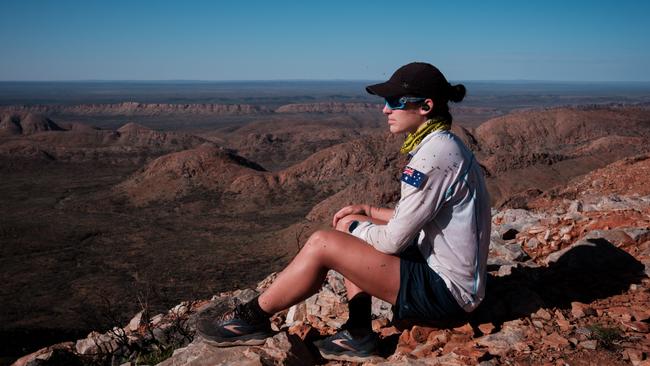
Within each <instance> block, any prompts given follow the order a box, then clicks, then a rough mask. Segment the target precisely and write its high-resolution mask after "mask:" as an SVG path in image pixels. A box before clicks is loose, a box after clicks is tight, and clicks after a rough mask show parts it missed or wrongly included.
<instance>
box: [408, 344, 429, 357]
mask: <svg viewBox="0 0 650 366" xmlns="http://www.w3.org/2000/svg"><path fill="white" fill-rule="evenodd" d="M433 352H434V346H433V345H431V344H428V343H425V344H420V345H418V346H417V347H415V349H414V350H413V351H411V355H413V356H415V357H416V358H426V357H429V356H431V354H432V353H433Z"/></svg>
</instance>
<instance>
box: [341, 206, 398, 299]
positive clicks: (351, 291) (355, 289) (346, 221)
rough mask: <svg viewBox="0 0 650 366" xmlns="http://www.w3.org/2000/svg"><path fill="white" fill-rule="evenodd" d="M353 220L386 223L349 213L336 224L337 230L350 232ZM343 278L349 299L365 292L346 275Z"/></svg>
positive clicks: (378, 223) (377, 223)
mask: <svg viewBox="0 0 650 366" xmlns="http://www.w3.org/2000/svg"><path fill="white" fill-rule="evenodd" d="M352 221H359V222H363V221H369V222H372V223H373V224H376V225H386V221H382V220H379V219H374V218H371V217H368V216H365V215H348V216H346V217H344V218H342V219H341V220H339V222H338V224H337V225H336V230H338V231H342V232H344V233H347V232H349V231H348V228H349V227H350V223H352ZM343 279H344V281H345V289H346V292H347V298H348V300H350V299H352V298H353V297H355V296H357V295H358V294H359V293H361V292H363V290H362V289H361V288H360V287H359V286H357V285H355V284H354V283H352V281H350V280H348V279H347V277H344V278H343Z"/></svg>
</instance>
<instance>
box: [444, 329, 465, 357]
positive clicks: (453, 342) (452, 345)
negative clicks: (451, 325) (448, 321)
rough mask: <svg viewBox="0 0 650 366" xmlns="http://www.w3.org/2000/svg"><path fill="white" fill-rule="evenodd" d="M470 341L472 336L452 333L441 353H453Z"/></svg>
mask: <svg viewBox="0 0 650 366" xmlns="http://www.w3.org/2000/svg"><path fill="white" fill-rule="evenodd" d="M471 340H472V336H471V335H469V334H466V333H453V334H452V335H451V337H450V338H449V342H447V344H445V347H444V348H443V349H442V353H449V352H455V350H456V349H457V348H463V347H465V346H466V343H468V342H469V341H471Z"/></svg>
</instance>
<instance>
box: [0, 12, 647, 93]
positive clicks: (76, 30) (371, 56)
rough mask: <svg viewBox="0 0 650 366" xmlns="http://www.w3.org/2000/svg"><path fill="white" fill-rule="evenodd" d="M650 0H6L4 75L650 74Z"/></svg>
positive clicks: (2, 15) (634, 77) (0, 26)
mask: <svg viewBox="0 0 650 366" xmlns="http://www.w3.org/2000/svg"><path fill="white" fill-rule="evenodd" d="M649 15H650V1H645V0H634V1H630V0H618V1H570V0H566V1H552V0H551V1H498V0H494V1H489V0H483V1H469V0H466V1H462V0H459V1H431V0H430V1H415V0H413V1H404V2H398V1H352V0H348V1H338V0H329V1H309V0H304V1H270V0H269V1H250V0H248V1H232V0H230V1H218V0H215V1H191V0H188V1H144V0H132V1H116V0H112V1H108V0H105V1H99V0H97V1H95V0H84V1H71V0H70V1H68V0H40V1H37V0H2V1H1V2H0V45H1V48H0V55H1V56H0V80H178V79H182V80H276V79H326V80H330V79H365V80H370V79H372V80H376V79H385V78H387V77H389V76H390V74H391V73H392V72H393V71H394V70H395V69H396V68H397V67H399V66H401V65H403V64H405V63H408V62H411V61H426V62H430V63H432V64H434V65H436V66H438V67H439V68H440V69H441V70H442V71H443V73H445V74H446V75H447V77H448V78H449V79H451V80H561V81H574V80H577V81H650V25H649V24H650V21H648V16H649Z"/></svg>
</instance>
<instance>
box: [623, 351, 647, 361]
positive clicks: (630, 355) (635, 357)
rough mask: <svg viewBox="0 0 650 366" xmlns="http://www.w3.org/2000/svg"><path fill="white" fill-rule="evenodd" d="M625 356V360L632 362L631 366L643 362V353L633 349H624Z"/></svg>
mask: <svg viewBox="0 0 650 366" xmlns="http://www.w3.org/2000/svg"><path fill="white" fill-rule="evenodd" d="M624 352H625V353H626V354H627V359H628V360H630V362H632V364H633V365H636V364H638V362H641V361H642V360H643V351H641V350H640V349H635V348H626V349H625V351H624Z"/></svg>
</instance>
